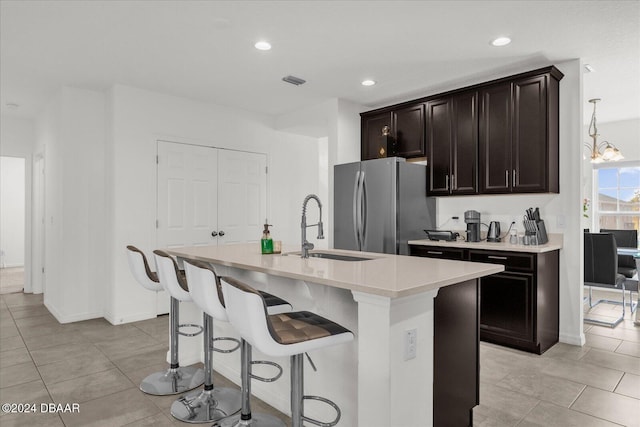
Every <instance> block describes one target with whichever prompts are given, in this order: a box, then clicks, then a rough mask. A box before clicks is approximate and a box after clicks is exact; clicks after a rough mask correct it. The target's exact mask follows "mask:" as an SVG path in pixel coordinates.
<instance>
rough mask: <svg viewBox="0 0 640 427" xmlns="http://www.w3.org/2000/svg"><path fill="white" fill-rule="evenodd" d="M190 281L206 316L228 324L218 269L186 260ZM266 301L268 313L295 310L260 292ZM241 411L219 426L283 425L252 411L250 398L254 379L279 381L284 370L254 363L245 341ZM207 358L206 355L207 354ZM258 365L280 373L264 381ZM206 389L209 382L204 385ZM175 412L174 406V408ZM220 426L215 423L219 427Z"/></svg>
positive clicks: (188, 279)
mask: <svg viewBox="0 0 640 427" xmlns="http://www.w3.org/2000/svg"><path fill="white" fill-rule="evenodd" d="M184 267H185V272H186V274H187V281H188V283H189V289H190V292H192V293H193V300H194V301H195V302H196V304H197V305H198V306H200V307H201V308H202V310H203V311H204V312H205V314H206V315H209V316H211V317H213V319H215V320H219V321H224V322H228V321H229V319H228V317H227V310H226V309H225V304H224V297H223V295H222V286H221V284H220V279H219V276H218V275H217V274H216V272H215V270H214V269H213V268H212V267H211V266H210V265H209V264H207V263H204V262H201V261H195V260H185V261H184ZM258 292H259V293H260V295H261V296H262V297H263V298H264V301H265V304H266V310H267V311H268V312H269V313H274V314H275V313H285V312H288V311H291V310H292V307H291V304H289V303H288V302H287V301H285V300H283V299H282V298H279V297H277V296H274V295H271V294H269V293H267V292H263V291H258ZM241 347H242V351H241V353H242V355H241V358H242V364H241V368H242V372H241V376H242V410H241V414H240V417H239V418H240V419H238V417H233V418H232V419H228V420H225V421H224V422H221V423H220V424H219V425H220V426H223V425H224V426H230V425H241V426H249V425H250V426H254V427H265V426H282V425H283V424H282V422H281V421H280V420H279V419H278V418H276V417H273V416H271V415H267V414H261V413H253V414H252V412H251V405H250V396H251V382H250V379H251V378H254V379H257V380H260V381H264V382H272V381H275V380H277V379H278V378H280V376H281V375H282V367H281V366H280V365H278V364H277V363H274V362H271V361H266V360H254V361H252V360H251V346H250V345H249V344H248V343H247V342H246V341H245V340H242V343H241ZM205 358H206V355H205ZM205 364H206V363H205ZM256 364H267V365H270V366H273V367H275V368H277V369H278V370H279V373H278V374H277V375H276V376H274V377H272V378H263V377H259V376H256V375H253V374H252V373H251V366H252V365H256ZM205 388H206V382H205ZM172 413H173V407H172ZM217 426H218V424H216V427H217Z"/></svg>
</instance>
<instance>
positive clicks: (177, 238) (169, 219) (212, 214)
mask: <svg viewBox="0 0 640 427" xmlns="http://www.w3.org/2000/svg"><path fill="white" fill-rule="evenodd" d="M217 155H218V153H217V150H215V149H213V148H210V147H200V146H195V145H187V144H178V143H174V142H165V141H158V207H157V213H158V229H157V245H158V247H160V248H162V247H180V246H199V245H210V244H216V240H217V239H216V237H214V236H212V235H211V233H212V232H213V231H217V228H216V227H217V223H218V221H217V206H216V205H217V189H218V184H217V176H218V175H217V164H218V159H217Z"/></svg>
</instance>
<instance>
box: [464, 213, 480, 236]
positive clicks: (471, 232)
mask: <svg viewBox="0 0 640 427" xmlns="http://www.w3.org/2000/svg"><path fill="white" fill-rule="evenodd" d="M464 222H466V223H467V242H479V241H480V212H478V211H466V212H465V213H464Z"/></svg>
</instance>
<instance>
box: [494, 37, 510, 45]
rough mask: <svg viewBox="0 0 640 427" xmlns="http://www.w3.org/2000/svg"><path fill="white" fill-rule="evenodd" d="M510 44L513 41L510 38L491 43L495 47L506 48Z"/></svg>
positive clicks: (495, 40) (499, 38)
mask: <svg viewBox="0 0 640 427" xmlns="http://www.w3.org/2000/svg"><path fill="white" fill-rule="evenodd" d="M509 43H511V39H510V38H509V37H498V38H497V39H494V40H493V41H492V42H491V44H492V45H494V46H506V45H508V44H509Z"/></svg>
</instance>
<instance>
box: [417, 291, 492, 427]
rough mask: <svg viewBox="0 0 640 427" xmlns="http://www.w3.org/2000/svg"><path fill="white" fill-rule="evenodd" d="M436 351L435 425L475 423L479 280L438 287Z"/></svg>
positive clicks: (435, 318)
mask: <svg viewBox="0 0 640 427" xmlns="http://www.w3.org/2000/svg"><path fill="white" fill-rule="evenodd" d="M433 351H434V352H433V425H434V426H436V427H449V426H450V427H467V426H472V425H473V408H474V407H475V406H476V405H478V404H479V403H480V400H479V396H480V390H479V384H480V381H479V373H480V371H479V357H480V353H479V351H480V349H479V330H478V281H477V280H469V281H466V282H463V283H458V284H456V285H451V286H445V287H444V288H440V290H438V296H437V297H436V298H435V300H434V332H433ZM425 424H426V423H425Z"/></svg>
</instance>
